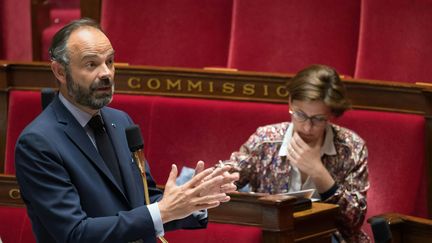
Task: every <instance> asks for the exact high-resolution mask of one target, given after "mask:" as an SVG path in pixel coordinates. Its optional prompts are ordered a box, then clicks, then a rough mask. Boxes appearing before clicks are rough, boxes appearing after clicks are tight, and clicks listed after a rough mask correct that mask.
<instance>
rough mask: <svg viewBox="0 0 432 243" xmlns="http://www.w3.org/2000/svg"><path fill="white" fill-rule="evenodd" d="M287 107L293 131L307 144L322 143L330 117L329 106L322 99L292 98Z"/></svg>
mask: <svg viewBox="0 0 432 243" xmlns="http://www.w3.org/2000/svg"><path fill="white" fill-rule="evenodd" d="M289 108H290V113H291V120H292V123H293V125H294V132H297V133H298V134H299V136H300V137H301V138H302V139H303V140H304V141H305V142H306V143H307V144H309V145H315V144H316V143H322V142H323V139H324V133H325V130H326V126H327V123H328V120H329V119H330V117H331V111H330V108H329V107H328V106H327V105H325V104H324V102H322V101H299V100H292V101H291V102H290V106H289Z"/></svg>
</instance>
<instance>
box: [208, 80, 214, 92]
mask: <svg viewBox="0 0 432 243" xmlns="http://www.w3.org/2000/svg"><path fill="white" fill-rule="evenodd" d="M209 92H210V93H213V81H210V82H209Z"/></svg>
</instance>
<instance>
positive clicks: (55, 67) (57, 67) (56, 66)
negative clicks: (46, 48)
mask: <svg viewBox="0 0 432 243" xmlns="http://www.w3.org/2000/svg"><path fill="white" fill-rule="evenodd" d="M51 70H52V72H53V73H54V76H55V77H56V78H57V80H58V81H59V82H60V83H61V84H65V83H66V70H65V67H64V66H63V65H62V64H60V63H59V62H57V61H52V62H51Z"/></svg>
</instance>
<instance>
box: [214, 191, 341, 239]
mask: <svg viewBox="0 0 432 243" xmlns="http://www.w3.org/2000/svg"><path fill="white" fill-rule="evenodd" d="M230 196H231V200H230V201H229V202H227V203H223V204H221V205H220V206H219V207H217V208H214V209H210V210H209V220H210V221H211V222H216V223H230V224H238V225H247V226H255V227H260V228H261V229H262V234H263V242H272V243H273V242H276V243H282V242H331V234H332V233H334V232H335V231H336V226H335V217H336V214H337V213H338V210H339V207H338V206H337V205H333V204H326V203H318V202H315V203H312V204H311V203H310V201H303V200H302V201H301V202H300V203H299V200H298V199H296V198H295V197H291V196H286V195H266V194H256V193H252V194H251V193H231V194H230ZM305 208H306V209H305Z"/></svg>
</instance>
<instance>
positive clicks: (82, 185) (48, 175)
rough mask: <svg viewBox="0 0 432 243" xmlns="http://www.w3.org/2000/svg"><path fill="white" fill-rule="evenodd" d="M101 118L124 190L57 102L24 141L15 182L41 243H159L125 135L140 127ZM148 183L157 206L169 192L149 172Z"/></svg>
mask: <svg viewBox="0 0 432 243" xmlns="http://www.w3.org/2000/svg"><path fill="white" fill-rule="evenodd" d="M101 115H102V117H103V120H104V122H105V124H107V126H106V127H107V130H108V134H109V136H110V137H111V140H112V142H113V145H114V147H115V150H116V151H115V152H116V154H117V156H118V160H119V164H120V170H121V174H122V178H123V187H124V189H122V187H120V186H119V185H118V184H117V183H116V181H115V179H114V178H113V176H112V175H111V173H110V172H109V169H108V167H107V166H106V165H105V163H104V161H103V160H102V157H101V156H100V155H99V153H98V152H97V150H96V148H95V147H94V145H93V144H92V142H91V140H90V138H89V137H88V135H87V133H86V131H85V130H84V129H83V128H82V127H81V125H80V124H79V123H78V121H77V120H76V119H75V118H74V117H73V115H72V114H71V113H70V112H69V111H68V110H67V109H66V107H65V106H64V105H63V104H62V103H61V101H60V100H59V98H58V97H56V98H55V99H54V100H53V102H52V103H51V104H50V105H49V106H48V107H47V108H46V109H45V110H44V111H43V112H42V113H41V114H40V115H39V116H38V117H37V118H36V119H35V120H34V121H33V122H32V123H31V124H30V125H28V126H27V127H26V128H25V129H24V131H23V132H22V134H21V135H20V137H19V139H18V142H17V145H16V151H15V153H16V156H15V158H16V175H17V179H18V183H19V185H20V190H21V194H22V198H23V200H24V202H25V203H26V205H27V211H28V215H29V217H30V219H31V221H32V227H33V232H34V233H35V236H36V238H37V240H38V242H43V243H46V242H80V243H81V242H91V243H96V242H128V241H134V240H138V239H142V240H144V242H155V241H156V237H155V229H154V225H153V221H152V219H151V216H150V213H149V211H148V209H147V207H146V206H145V205H144V204H145V203H144V191H143V185H142V179H141V176H140V172H139V169H138V166H137V164H136V163H135V161H134V160H133V159H132V155H131V153H130V151H129V149H128V146H127V140H126V135H125V128H126V127H128V126H130V125H132V124H133V122H132V120H131V119H130V117H129V116H128V115H127V114H126V113H125V112H122V111H119V110H115V109H112V108H108V107H104V108H102V109H101ZM147 168H148V166H147ZM147 178H148V179H147V180H148V184H149V194H150V197H151V201H152V202H155V201H157V200H159V199H160V198H161V197H162V192H161V191H159V190H158V189H157V188H156V185H155V182H154V181H153V179H152V177H151V175H150V173H149V171H148V170H147ZM206 223H207V222H206V220H204V221H202V220H201V221H199V220H197V219H195V218H194V217H193V216H189V217H187V218H185V219H183V220H178V221H174V222H171V223H169V224H166V225H164V228H165V230H171V229H176V228H201V227H205V226H206Z"/></svg>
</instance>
